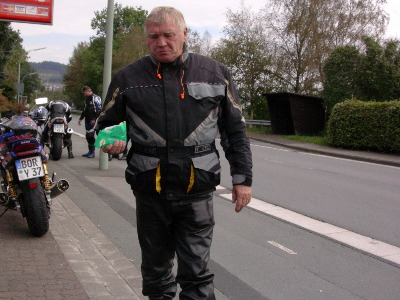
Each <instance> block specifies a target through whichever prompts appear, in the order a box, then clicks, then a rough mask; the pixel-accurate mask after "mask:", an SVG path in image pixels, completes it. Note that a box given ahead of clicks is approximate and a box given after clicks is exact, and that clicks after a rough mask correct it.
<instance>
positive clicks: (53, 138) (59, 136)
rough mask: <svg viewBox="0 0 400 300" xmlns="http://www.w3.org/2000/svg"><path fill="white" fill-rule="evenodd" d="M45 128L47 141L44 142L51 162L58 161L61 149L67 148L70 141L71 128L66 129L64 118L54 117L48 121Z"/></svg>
mask: <svg viewBox="0 0 400 300" xmlns="http://www.w3.org/2000/svg"><path fill="white" fill-rule="evenodd" d="M47 126H48V128H49V131H48V139H47V140H46V141H44V144H45V145H47V146H48V147H49V149H50V154H51V157H52V159H53V160H59V159H60V158H61V155H62V149H63V148H65V147H67V146H68V145H69V143H70V141H71V134H72V133H73V130H72V128H69V127H68V122H67V119H66V117H65V116H64V117H55V118H53V119H50V120H48V123H47Z"/></svg>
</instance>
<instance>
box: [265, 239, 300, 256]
mask: <svg viewBox="0 0 400 300" xmlns="http://www.w3.org/2000/svg"><path fill="white" fill-rule="evenodd" d="M268 243H269V244H271V245H273V246H275V247H277V248H279V249H281V250H283V251H285V252H287V253H289V254H297V253H296V252H294V251H293V250H291V249H289V248H287V247H285V246H283V245H281V244H279V243H277V242H275V241H268Z"/></svg>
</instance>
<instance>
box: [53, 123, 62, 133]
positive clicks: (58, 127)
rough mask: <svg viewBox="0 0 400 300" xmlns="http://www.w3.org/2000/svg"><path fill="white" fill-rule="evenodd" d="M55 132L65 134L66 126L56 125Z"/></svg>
mask: <svg viewBox="0 0 400 300" xmlns="http://www.w3.org/2000/svg"><path fill="white" fill-rule="evenodd" d="M53 132H58V133H64V124H54V126H53Z"/></svg>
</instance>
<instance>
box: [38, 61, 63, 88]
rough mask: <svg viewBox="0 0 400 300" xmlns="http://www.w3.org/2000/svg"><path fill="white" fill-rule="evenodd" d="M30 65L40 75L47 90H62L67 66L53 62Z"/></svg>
mask: <svg viewBox="0 0 400 300" xmlns="http://www.w3.org/2000/svg"><path fill="white" fill-rule="evenodd" d="M30 64H31V66H32V67H33V68H34V69H35V70H36V72H38V73H39V77H40V80H41V81H42V84H43V85H44V86H45V87H46V89H47V90H57V89H62V87H63V84H62V82H63V76H64V74H65V72H66V71H67V65H64V64H60V63H57V62H52V61H43V62H40V63H34V62H31V63H30Z"/></svg>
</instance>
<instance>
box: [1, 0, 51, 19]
mask: <svg viewBox="0 0 400 300" xmlns="http://www.w3.org/2000/svg"><path fill="white" fill-rule="evenodd" d="M53 2H54V0H0V21H9V22H13V21H14V22H28V23H39V24H47V25H51V24H52V23H53Z"/></svg>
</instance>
